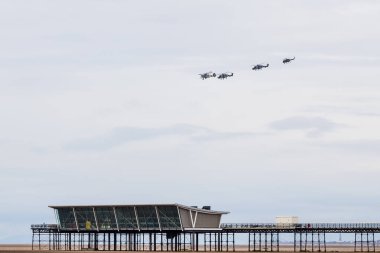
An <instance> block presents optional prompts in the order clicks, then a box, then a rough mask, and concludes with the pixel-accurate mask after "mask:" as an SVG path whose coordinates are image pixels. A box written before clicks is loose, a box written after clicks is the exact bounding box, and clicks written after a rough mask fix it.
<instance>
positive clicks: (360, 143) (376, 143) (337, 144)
mask: <svg viewBox="0 0 380 253" xmlns="http://www.w3.org/2000/svg"><path fill="white" fill-rule="evenodd" d="M318 145H319V146H321V147H323V148H333V149H339V150H342V151H347V152H353V153H355V154H357V153H364V154H379V152H380V139H373V140H370V139H362V140H350V141H334V142H324V143H320V144H318Z"/></svg>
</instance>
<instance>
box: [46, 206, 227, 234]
mask: <svg viewBox="0 0 380 253" xmlns="http://www.w3.org/2000/svg"><path fill="white" fill-rule="evenodd" d="M52 208H54V209H55V210H56V214H57V216H58V217H57V218H58V222H59V228H60V229H62V230H77V229H78V230H80V231H110V230H114V231H127V230H133V231H138V230H139V231H144V230H156V231H158V230H164V231H165V230H167V231H170V230H191V229H198V228H219V225H220V218H221V216H222V214H223V213H226V212H217V211H209V210H204V209H197V208H193V207H187V206H183V205H178V204H168V205H125V206H124V205H117V206H100V205H99V206H52Z"/></svg>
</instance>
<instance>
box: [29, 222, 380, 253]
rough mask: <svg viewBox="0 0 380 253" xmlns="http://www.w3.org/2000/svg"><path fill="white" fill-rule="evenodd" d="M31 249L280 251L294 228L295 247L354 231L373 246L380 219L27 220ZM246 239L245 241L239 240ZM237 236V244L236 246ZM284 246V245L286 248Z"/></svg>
mask: <svg viewBox="0 0 380 253" xmlns="http://www.w3.org/2000/svg"><path fill="white" fill-rule="evenodd" d="M31 228H32V232H33V237H32V248H33V250H66V251H79V250H99V251H103V250H112V251H235V250H236V251H270V252H273V251H281V248H280V235H281V234H293V250H294V251H295V252H306V251H311V252H314V251H317V252H326V251H328V249H327V246H326V234H331V233H350V234H353V235H354V238H355V239H354V244H353V246H352V251H355V252H357V251H358V252H370V251H373V252H374V251H376V247H375V234H378V233H380V224H373V223H371V224H369V223H368V224H364V223H361V224H295V225H283V224H281V225H279V224H222V225H221V228H220V229H218V230H215V229H213V230H212V229H210V230H207V229H203V230H192V231H186V230H184V231H178V230H174V231H173V230H166V231H164V230H162V231H159V230H146V231H143V230H141V231H131V230H130V231H127V230H125V231H121V230H119V231H115V230H112V231H92V230H91V231H73V230H62V229H58V226H57V225H56V224H52V225H46V224H44V225H32V227H31ZM244 241H245V242H244ZM236 242H239V247H237V246H236ZM288 250H289V249H288Z"/></svg>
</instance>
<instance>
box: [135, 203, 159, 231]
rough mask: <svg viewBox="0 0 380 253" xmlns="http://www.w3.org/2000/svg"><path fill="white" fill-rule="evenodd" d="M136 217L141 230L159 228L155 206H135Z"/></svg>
mask: <svg viewBox="0 0 380 253" xmlns="http://www.w3.org/2000/svg"><path fill="white" fill-rule="evenodd" d="M136 210H137V217H138V219H139V225H140V229H141V230H159V229H160V225H159V224H158V219H157V213H156V208H155V207H154V206H137V207H136Z"/></svg>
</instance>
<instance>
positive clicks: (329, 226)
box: [220, 223, 380, 229]
mask: <svg viewBox="0 0 380 253" xmlns="http://www.w3.org/2000/svg"><path fill="white" fill-rule="evenodd" d="M220 227H221V228H223V229H298V228H299V229H308V228H309V229H356V228H366V229H380V223H293V224H291V223H289V224H287V223H223V224H221V225H220Z"/></svg>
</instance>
